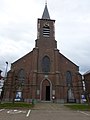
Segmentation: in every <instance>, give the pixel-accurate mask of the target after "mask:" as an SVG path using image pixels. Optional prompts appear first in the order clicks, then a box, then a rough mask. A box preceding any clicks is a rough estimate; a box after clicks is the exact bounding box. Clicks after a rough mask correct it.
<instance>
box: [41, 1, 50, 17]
mask: <svg viewBox="0 0 90 120" xmlns="http://www.w3.org/2000/svg"><path fill="white" fill-rule="evenodd" d="M42 19H50V15H49V12H48V8H47V2H46V3H45V8H44V12H43V15H42Z"/></svg>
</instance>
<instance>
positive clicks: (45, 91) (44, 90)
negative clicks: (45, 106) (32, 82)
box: [40, 79, 52, 101]
mask: <svg viewBox="0 0 90 120" xmlns="http://www.w3.org/2000/svg"><path fill="white" fill-rule="evenodd" d="M51 89H52V85H51V81H49V80H47V79H45V80H43V81H42V82H41V85H40V91H41V93H40V94H41V95H40V99H41V100H42V101H50V100H51Z"/></svg>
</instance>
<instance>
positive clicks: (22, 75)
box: [18, 69, 26, 84]
mask: <svg viewBox="0 0 90 120" xmlns="http://www.w3.org/2000/svg"><path fill="white" fill-rule="evenodd" d="M25 76H26V75H25V71H24V70H23V69H21V70H20V71H19V72H18V80H19V83H20V84H24V82H25Z"/></svg>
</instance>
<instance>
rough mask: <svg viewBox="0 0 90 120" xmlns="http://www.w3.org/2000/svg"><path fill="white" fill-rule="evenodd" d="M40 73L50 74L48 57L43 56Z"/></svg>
mask: <svg viewBox="0 0 90 120" xmlns="http://www.w3.org/2000/svg"><path fill="white" fill-rule="evenodd" d="M42 71H43V72H44V73H48V72H50V59H49V57H48V56H45V57H43V59H42Z"/></svg>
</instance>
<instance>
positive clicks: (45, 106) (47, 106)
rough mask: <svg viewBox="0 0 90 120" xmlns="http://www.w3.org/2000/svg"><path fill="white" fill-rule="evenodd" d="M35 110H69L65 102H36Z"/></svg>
mask: <svg viewBox="0 0 90 120" xmlns="http://www.w3.org/2000/svg"><path fill="white" fill-rule="evenodd" d="M33 110H68V108H66V107H65V106H64V105H63V104H59V103H50V102H41V103H37V104H35V106H34V108H33Z"/></svg>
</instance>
